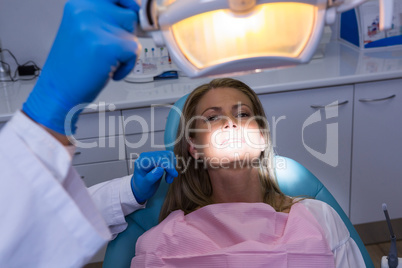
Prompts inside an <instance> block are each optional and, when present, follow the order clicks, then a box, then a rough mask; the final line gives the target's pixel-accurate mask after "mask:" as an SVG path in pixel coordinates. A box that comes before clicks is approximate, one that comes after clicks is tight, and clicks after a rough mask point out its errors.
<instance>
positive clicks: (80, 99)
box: [22, 0, 141, 135]
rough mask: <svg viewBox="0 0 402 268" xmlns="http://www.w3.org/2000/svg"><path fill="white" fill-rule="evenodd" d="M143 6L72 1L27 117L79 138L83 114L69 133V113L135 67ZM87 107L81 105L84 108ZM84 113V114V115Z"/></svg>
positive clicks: (129, 1) (120, 0)
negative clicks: (136, 31)
mask: <svg viewBox="0 0 402 268" xmlns="http://www.w3.org/2000/svg"><path fill="white" fill-rule="evenodd" d="M138 10H139V6H138V5H137V4H136V2H135V1H134V0H71V1H69V2H67V3H66V5H65V8H64V14H63V19H62V22H61V25H60V28H59V30H58V33H57V36H56V39H55V41H54V43H53V46H52V49H51V51H50V53H49V55H48V58H47V60H46V63H45V65H44V67H43V70H42V72H41V75H40V77H39V80H38V81H37V83H36V85H35V87H34V89H33V91H32V92H31V94H30V95H29V97H28V100H27V101H26V102H25V103H24V105H23V108H22V109H23V111H24V112H25V113H26V114H27V115H28V116H29V117H31V118H32V119H33V120H34V121H36V122H38V123H40V124H42V125H44V126H46V127H48V128H50V129H52V130H54V131H57V132H59V133H61V134H64V135H71V134H74V131H75V123H76V121H77V119H78V114H79V111H78V112H76V113H75V114H74V116H73V117H72V118H70V115H69V118H67V121H68V120H71V123H72V125H71V130H72V133H71V132H70V131H69V128H70V123H69V122H68V123H67V124H66V125H67V126H68V127H67V128H65V123H64V122H65V120H66V116H67V114H68V112H69V111H70V110H71V109H72V108H73V107H76V105H78V104H82V103H90V102H92V101H93V100H94V99H95V98H96V97H97V95H98V94H99V92H100V91H101V90H102V88H103V87H104V86H105V85H106V83H107V81H108V80H109V78H110V77H111V76H112V77H113V79H114V80H119V79H122V78H124V77H125V76H126V75H127V74H128V73H129V72H130V70H131V69H132V68H133V67H134V65H135V61H136V58H137V53H139V50H140V49H141V48H140V45H139V44H138V43H137V39H136V37H135V36H134V35H133V31H134V25H135V24H136V23H137V21H138V18H137V12H138ZM83 107H84V105H81V108H83ZM81 110H82V109H81Z"/></svg>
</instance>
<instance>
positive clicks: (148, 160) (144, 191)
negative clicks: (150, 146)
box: [131, 151, 179, 204]
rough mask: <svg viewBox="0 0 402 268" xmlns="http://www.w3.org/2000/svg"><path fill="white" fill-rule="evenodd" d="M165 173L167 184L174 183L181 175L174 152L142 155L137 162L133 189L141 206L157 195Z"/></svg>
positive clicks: (132, 180)
mask: <svg viewBox="0 0 402 268" xmlns="http://www.w3.org/2000/svg"><path fill="white" fill-rule="evenodd" d="M164 172H166V176H165V180H166V182H167V183H172V182H173V179H174V178H175V177H177V176H178V175H179V174H178V173H177V171H176V157H175V156H174V153H173V152H172V151H157V152H147V153H142V154H140V157H139V158H138V159H137V160H135V162H134V174H133V177H132V178H131V189H132V190H133V194H134V197H135V199H136V200H137V202H138V203H139V204H141V203H144V202H145V201H147V200H148V199H149V198H151V197H152V196H153V195H154V194H155V192H156V190H157V189H158V187H159V183H160V181H161V178H162V176H163V173H164Z"/></svg>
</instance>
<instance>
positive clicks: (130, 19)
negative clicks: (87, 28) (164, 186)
mask: <svg viewBox="0 0 402 268" xmlns="http://www.w3.org/2000/svg"><path fill="white" fill-rule="evenodd" d="M103 9H104V10H105V12H104V16H107V17H108V20H109V21H110V23H112V24H114V25H116V26H119V27H121V28H123V29H125V30H126V31H128V32H130V33H132V32H134V30H135V25H137V23H138V15H137V13H136V12H135V11H133V10H130V9H127V8H123V7H119V6H117V5H112V4H105V5H104V8H103Z"/></svg>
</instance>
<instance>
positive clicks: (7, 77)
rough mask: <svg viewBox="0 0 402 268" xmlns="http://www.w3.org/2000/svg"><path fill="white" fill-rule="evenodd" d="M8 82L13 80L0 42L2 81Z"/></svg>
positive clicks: (0, 78) (0, 73)
mask: <svg viewBox="0 0 402 268" xmlns="http://www.w3.org/2000/svg"><path fill="white" fill-rule="evenodd" d="M8 80H11V75H10V65H8V64H6V62H5V61H4V56H3V50H2V48H1V41H0V81H8Z"/></svg>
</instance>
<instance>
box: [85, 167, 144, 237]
mask: <svg viewBox="0 0 402 268" xmlns="http://www.w3.org/2000/svg"><path fill="white" fill-rule="evenodd" d="M131 177H132V175H129V176H125V177H122V178H118V179H114V180H110V181H106V182H102V183H99V184H96V185H94V186H91V187H89V189H88V190H89V192H90V194H91V196H92V199H93V200H94V202H95V204H96V206H97V207H98V209H99V210H100V211H101V213H102V215H103V218H104V219H105V220H106V223H107V225H108V226H109V229H110V231H111V232H112V236H113V237H112V239H114V238H115V237H116V236H117V234H119V233H121V232H122V231H124V230H125V229H126V228H127V222H126V220H125V218H124V216H127V215H128V214H130V213H132V212H134V211H135V210H138V209H141V208H144V207H145V204H138V203H137V201H136V199H135V197H134V194H133V191H132V190H131Z"/></svg>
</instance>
